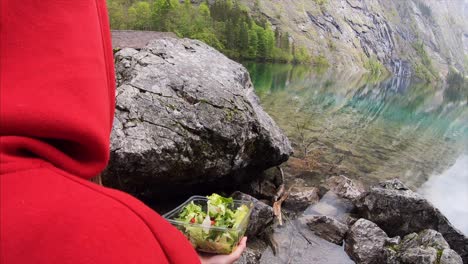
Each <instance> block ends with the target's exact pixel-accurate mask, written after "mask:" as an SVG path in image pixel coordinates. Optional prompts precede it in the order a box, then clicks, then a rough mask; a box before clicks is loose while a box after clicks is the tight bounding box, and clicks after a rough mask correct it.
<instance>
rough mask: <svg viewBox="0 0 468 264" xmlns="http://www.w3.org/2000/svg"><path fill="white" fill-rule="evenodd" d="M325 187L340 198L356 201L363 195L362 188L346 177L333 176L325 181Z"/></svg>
mask: <svg viewBox="0 0 468 264" xmlns="http://www.w3.org/2000/svg"><path fill="white" fill-rule="evenodd" d="M326 183H327V187H328V188H329V189H330V191H332V192H334V193H335V194H336V195H338V196H339V197H341V198H345V199H349V200H352V201H354V200H357V199H358V198H360V197H361V196H362V195H363V194H364V191H365V190H364V186H362V184H360V183H355V182H354V181H353V180H351V179H349V178H348V177H346V176H343V175H340V176H333V177H330V178H328V179H327V182H326Z"/></svg>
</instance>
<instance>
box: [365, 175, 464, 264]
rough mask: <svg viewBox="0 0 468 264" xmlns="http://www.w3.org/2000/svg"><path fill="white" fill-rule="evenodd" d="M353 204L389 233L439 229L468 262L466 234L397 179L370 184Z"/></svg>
mask: <svg viewBox="0 0 468 264" xmlns="http://www.w3.org/2000/svg"><path fill="white" fill-rule="evenodd" d="M357 207H358V210H359V213H360V215H361V216H362V217H364V218H366V219H369V220H371V221H372V222H375V223H376V224H378V225H379V226H381V227H382V228H383V229H384V230H385V232H387V234H389V235H390V236H397V235H399V236H404V235H406V234H408V233H412V232H420V231H421V230H423V229H433V230H436V231H438V232H440V233H441V234H442V236H443V237H444V238H445V240H446V241H447V242H448V244H449V245H450V247H451V248H452V249H453V250H455V251H456V252H457V253H458V254H460V256H461V257H462V259H463V262H464V263H465V264H466V263H468V238H467V237H465V236H464V235H463V234H462V233H461V232H460V231H459V230H457V229H456V228H455V227H453V226H452V224H450V222H449V221H448V220H447V218H446V217H445V216H444V215H443V214H442V213H441V212H440V211H439V210H438V209H437V208H435V207H434V206H433V205H432V204H431V203H430V202H428V201H427V200H426V199H424V198H423V197H422V196H420V195H419V194H417V193H415V192H413V191H411V190H409V189H408V188H407V187H406V186H405V185H404V184H403V183H401V182H400V181H399V180H396V179H395V180H390V181H385V182H383V183H381V184H379V185H378V186H376V187H373V188H371V190H370V191H369V192H368V193H367V195H365V196H364V197H363V198H362V199H361V200H360V201H359V203H358V204H357Z"/></svg>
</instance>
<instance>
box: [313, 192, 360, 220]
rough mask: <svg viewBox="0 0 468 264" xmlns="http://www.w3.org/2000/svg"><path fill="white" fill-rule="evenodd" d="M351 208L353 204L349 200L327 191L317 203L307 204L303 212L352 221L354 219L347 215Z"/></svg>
mask: <svg viewBox="0 0 468 264" xmlns="http://www.w3.org/2000/svg"><path fill="white" fill-rule="evenodd" d="M353 209H354V204H353V203H352V202H351V201H349V200H348V199H343V198H340V197H338V196H337V195H336V194H335V193H334V192H331V191H328V192H327V193H325V195H323V196H322V198H321V199H320V201H319V202H318V203H316V204H313V205H311V206H309V207H308V208H307V209H306V210H305V211H304V214H305V215H326V216H330V217H333V218H335V219H337V220H339V221H341V222H344V223H351V222H352V223H354V222H355V221H354V220H353V219H352V217H351V216H350V215H349V213H350V212H351V211H352V210H353Z"/></svg>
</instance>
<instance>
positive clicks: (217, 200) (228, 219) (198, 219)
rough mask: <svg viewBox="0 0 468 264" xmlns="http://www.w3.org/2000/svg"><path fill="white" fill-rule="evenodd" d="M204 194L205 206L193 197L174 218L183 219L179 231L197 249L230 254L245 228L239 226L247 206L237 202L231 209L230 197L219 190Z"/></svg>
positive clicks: (231, 200)
mask: <svg viewBox="0 0 468 264" xmlns="http://www.w3.org/2000/svg"><path fill="white" fill-rule="evenodd" d="M207 198H208V201H207V206H206V208H205V209H203V207H202V206H201V205H197V204H195V203H194V202H193V201H192V202H191V203H189V204H187V205H186V206H185V207H184V208H183V209H182V211H181V213H180V214H179V217H178V218H176V220H178V221H182V222H184V223H186V225H185V226H184V229H185V230H182V231H183V232H184V233H185V235H186V236H187V238H188V239H189V240H190V242H191V243H192V245H193V246H194V247H195V248H196V249H198V250H200V251H206V252H212V253H219V254H229V253H231V252H232V250H233V249H234V247H235V246H236V245H237V243H238V242H239V239H240V236H242V235H243V232H244V231H245V228H240V227H241V224H242V223H243V221H244V218H246V216H247V215H248V214H249V208H248V207H247V206H246V205H240V206H239V207H237V208H236V209H235V210H231V209H230V208H233V206H234V202H233V199H232V198H225V197H222V196H220V195H218V194H212V195H210V196H207ZM226 228H229V229H230V230H227V229H226ZM242 229H244V230H242Z"/></svg>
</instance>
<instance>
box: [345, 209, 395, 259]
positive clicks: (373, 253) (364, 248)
mask: <svg viewBox="0 0 468 264" xmlns="http://www.w3.org/2000/svg"><path fill="white" fill-rule="evenodd" d="M386 239H388V236H387V234H385V232H384V231H383V230H382V229H381V228H380V227H378V226H377V225H376V224H375V223H372V222H371V221H368V220H366V219H362V218H361V219H359V220H357V221H356V223H354V225H352V226H351V228H350V229H349V231H348V235H347V238H346V243H345V251H346V253H348V255H349V256H350V257H351V259H353V260H354V261H355V262H356V263H362V264H378V263H385V262H384V245H385V240H386Z"/></svg>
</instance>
